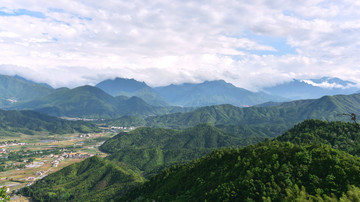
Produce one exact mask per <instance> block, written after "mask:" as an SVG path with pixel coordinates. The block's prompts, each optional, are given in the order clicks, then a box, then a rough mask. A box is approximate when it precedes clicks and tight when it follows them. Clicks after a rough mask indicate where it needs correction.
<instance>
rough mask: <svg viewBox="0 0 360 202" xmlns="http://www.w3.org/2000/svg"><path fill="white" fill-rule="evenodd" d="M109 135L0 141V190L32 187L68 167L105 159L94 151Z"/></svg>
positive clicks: (27, 136) (76, 135)
mask: <svg viewBox="0 0 360 202" xmlns="http://www.w3.org/2000/svg"><path fill="white" fill-rule="evenodd" d="M114 135H115V134H114V133H111V132H102V133H91V134H80V133H76V134H66V135H51V136H49V135H48V136H46V138H44V137H45V136H44V135H43V134H41V133H39V134H35V135H32V136H29V135H23V134H19V136H18V137H16V138H14V137H3V138H2V139H1V141H0V152H1V153H0V186H6V187H8V188H9V189H10V192H12V193H15V192H16V191H17V190H18V189H20V188H22V187H25V186H29V185H31V184H33V183H34V182H35V181H36V180H38V179H41V178H43V177H45V176H47V175H49V174H51V173H53V172H56V171H58V170H60V169H62V168H64V167H66V166H68V165H71V164H73V163H76V162H80V161H83V160H84V159H86V158H88V157H90V156H94V155H100V156H106V154H104V153H102V152H101V151H99V149H98V147H99V146H100V145H101V144H102V143H103V142H104V141H105V140H107V139H109V138H110V137H112V136H114Z"/></svg>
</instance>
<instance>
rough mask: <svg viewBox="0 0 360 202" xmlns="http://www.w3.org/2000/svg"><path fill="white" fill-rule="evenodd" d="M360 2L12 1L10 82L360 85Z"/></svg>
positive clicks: (1, 49)
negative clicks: (333, 80)
mask: <svg viewBox="0 0 360 202" xmlns="http://www.w3.org/2000/svg"><path fill="white" fill-rule="evenodd" d="M359 36H360V3H359V1H350V0H343V1H327V0H324V1H323V0H304V1H284V0H272V1H270V0H256V1H242V0H228V1H226V3H224V1H222V0H210V1H206V2H204V1H183V0H172V1H166V0H154V1H143V0H134V1H122V0H104V1H95V0H89V1H78V0H59V1H48V0H4V1H2V3H1V6H0V74H9V75H14V74H18V75H21V76H24V77H27V78H30V79H33V80H35V81H39V82H47V83H49V84H51V85H53V86H55V87H60V86H68V87H75V86H78V85H84V84H96V83H97V82H99V81H101V80H103V79H107V78H114V77H124V78H135V79H137V80H139V81H145V82H146V83H148V84H149V85H151V86H163V85H169V84H172V83H174V84H181V83H184V82H203V81H205V80H215V79H223V80H225V81H227V82H231V83H233V84H234V85H236V86H238V87H242V88H246V89H250V90H260V89H262V88H263V87H266V86H272V85H276V84H279V83H283V82H287V81H291V80H292V79H311V78H321V77H323V76H329V77H339V78H341V79H344V80H349V81H353V82H355V83H360V66H359V65H360V59H359V58H360V57H359V56H358V55H359V53H360V40H359Z"/></svg>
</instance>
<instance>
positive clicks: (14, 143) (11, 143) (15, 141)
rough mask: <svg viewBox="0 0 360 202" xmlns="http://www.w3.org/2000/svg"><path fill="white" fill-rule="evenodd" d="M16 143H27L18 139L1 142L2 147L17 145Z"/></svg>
mask: <svg viewBox="0 0 360 202" xmlns="http://www.w3.org/2000/svg"><path fill="white" fill-rule="evenodd" d="M16 145H25V143H20V142H18V141H17V140H14V141H7V142H0V147H5V146H16Z"/></svg>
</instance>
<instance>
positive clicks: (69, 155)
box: [50, 152, 91, 167]
mask: <svg viewBox="0 0 360 202" xmlns="http://www.w3.org/2000/svg"><path fill="white" fill-rule="evenodd" d="M50 157H55V158H56V159H55V160H53V161H52V162H51V164H52V167H58V165H59V163H60V162H61V161H62V160H64V159H65V158H75V159H86V158H89V157H91V155H90V154H80V153H76V154H74V153H66V152H63V153H62V154H61V155H60V156H57V155H56V156H54V155H50Z"/></svg>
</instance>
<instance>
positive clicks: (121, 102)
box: [0, 76, 356, 122]
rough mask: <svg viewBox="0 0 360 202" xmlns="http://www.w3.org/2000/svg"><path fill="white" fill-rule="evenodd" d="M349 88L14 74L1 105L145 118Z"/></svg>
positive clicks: (0, 85)
mask: <svg viewBox="0 0 360 202" xmlns="http://www.w3.org/2000/svg"><path fill="white" fill-rule="evenodd" d="M320 86H322V87H324V86H331V87H332V88H322V87H320ZM354 86H355V84H354V83H351V82H348V81H343V80H340V79H337V78H327V77H324V78H322V79H318V80H307V81H300V80H294V81H293V82H290V83H288V84H282V85H280V86H277V87H272V88H267V89H266V90H267V91H268V92H270V93H271V94H267V93H263V92H251V91H248V90H245V89H241V88H238V87H235V86H234V85H232V84H230V83H226V82H225V81H222V80H218V81H206V82H204V83H200V84H189V83H186V84H182V85H170V86H165V87H156V88H151V87H149V86H148V85H147V84H146V83H144V82H138V81H136V80H134V79H122V78H116V79H113V80H105V81H103V82H100V83H99V84H97V85H96V86H95V87H94V86H80V87H77V88H74V89H68V88H58V89H53V88H51V87H50V86H49V85H47V84H42V83H35V82H32V81H29V80H26V79H24V78H22V77H18V76H0V93H1V94H0V107H1V108H4V109H16V110H24V109H26V110H36V111H39V112H43V113H46V114H49V115H53V116H70V117H86V118H119V117H121V116H133V115H137V116H141V117H146V116H156V115H162V114H168V113H174V112H185V111H190V110H192V109H193V108H181V107H171V105H172V106H174V105H176V106H188V107H190V106H191V107H202V106H209V105H219V104H232V105H234V106H238V107H239V106H240V107H248V106H252V105H254V106H257V107H271V109H274V107H276V106H277V107H279V105H282V106H283V107H284V106H286V105H288V107H290V106H291V105H292V104H289V103H288V104H285V103H283V104H282V102H284V101H286V99H285V98H282V97H280V96H277V95H274V94H278V95H281V96H283V97H289V98H294V96H300V97H301V98H304V97H316V96H320V95H322V94H324V93H328V94H335V93H344V94H348V93H352V92H356V88H355V87H354ZM306 93H307V94H306ZM290 94H292V95H290ZM305 94H306V95H305ZM128 96H132V97H128ZM304 102H309V101H306V100H305V101H304ZM261 103H265V104H261ZM299 103H303V102H296V104H295V105H298V104H299ZM259 104H260V105H259ZM251 110H253V108H252V109H250V111H251ZM245 111H246V110H245ZM295 116H296V117H298V116H299V115H298V114H296V115H295ZM300 116H301V115H300ZM310 117H312V116H310ZM204 118H206V115H205V117H203V119H204ZM290 118H291V117H290ZM314 118H316V117H314ZM320 118H321V117H320ZM299 120H303V119H299ZM210 122H211V121H210Z"/></svg>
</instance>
